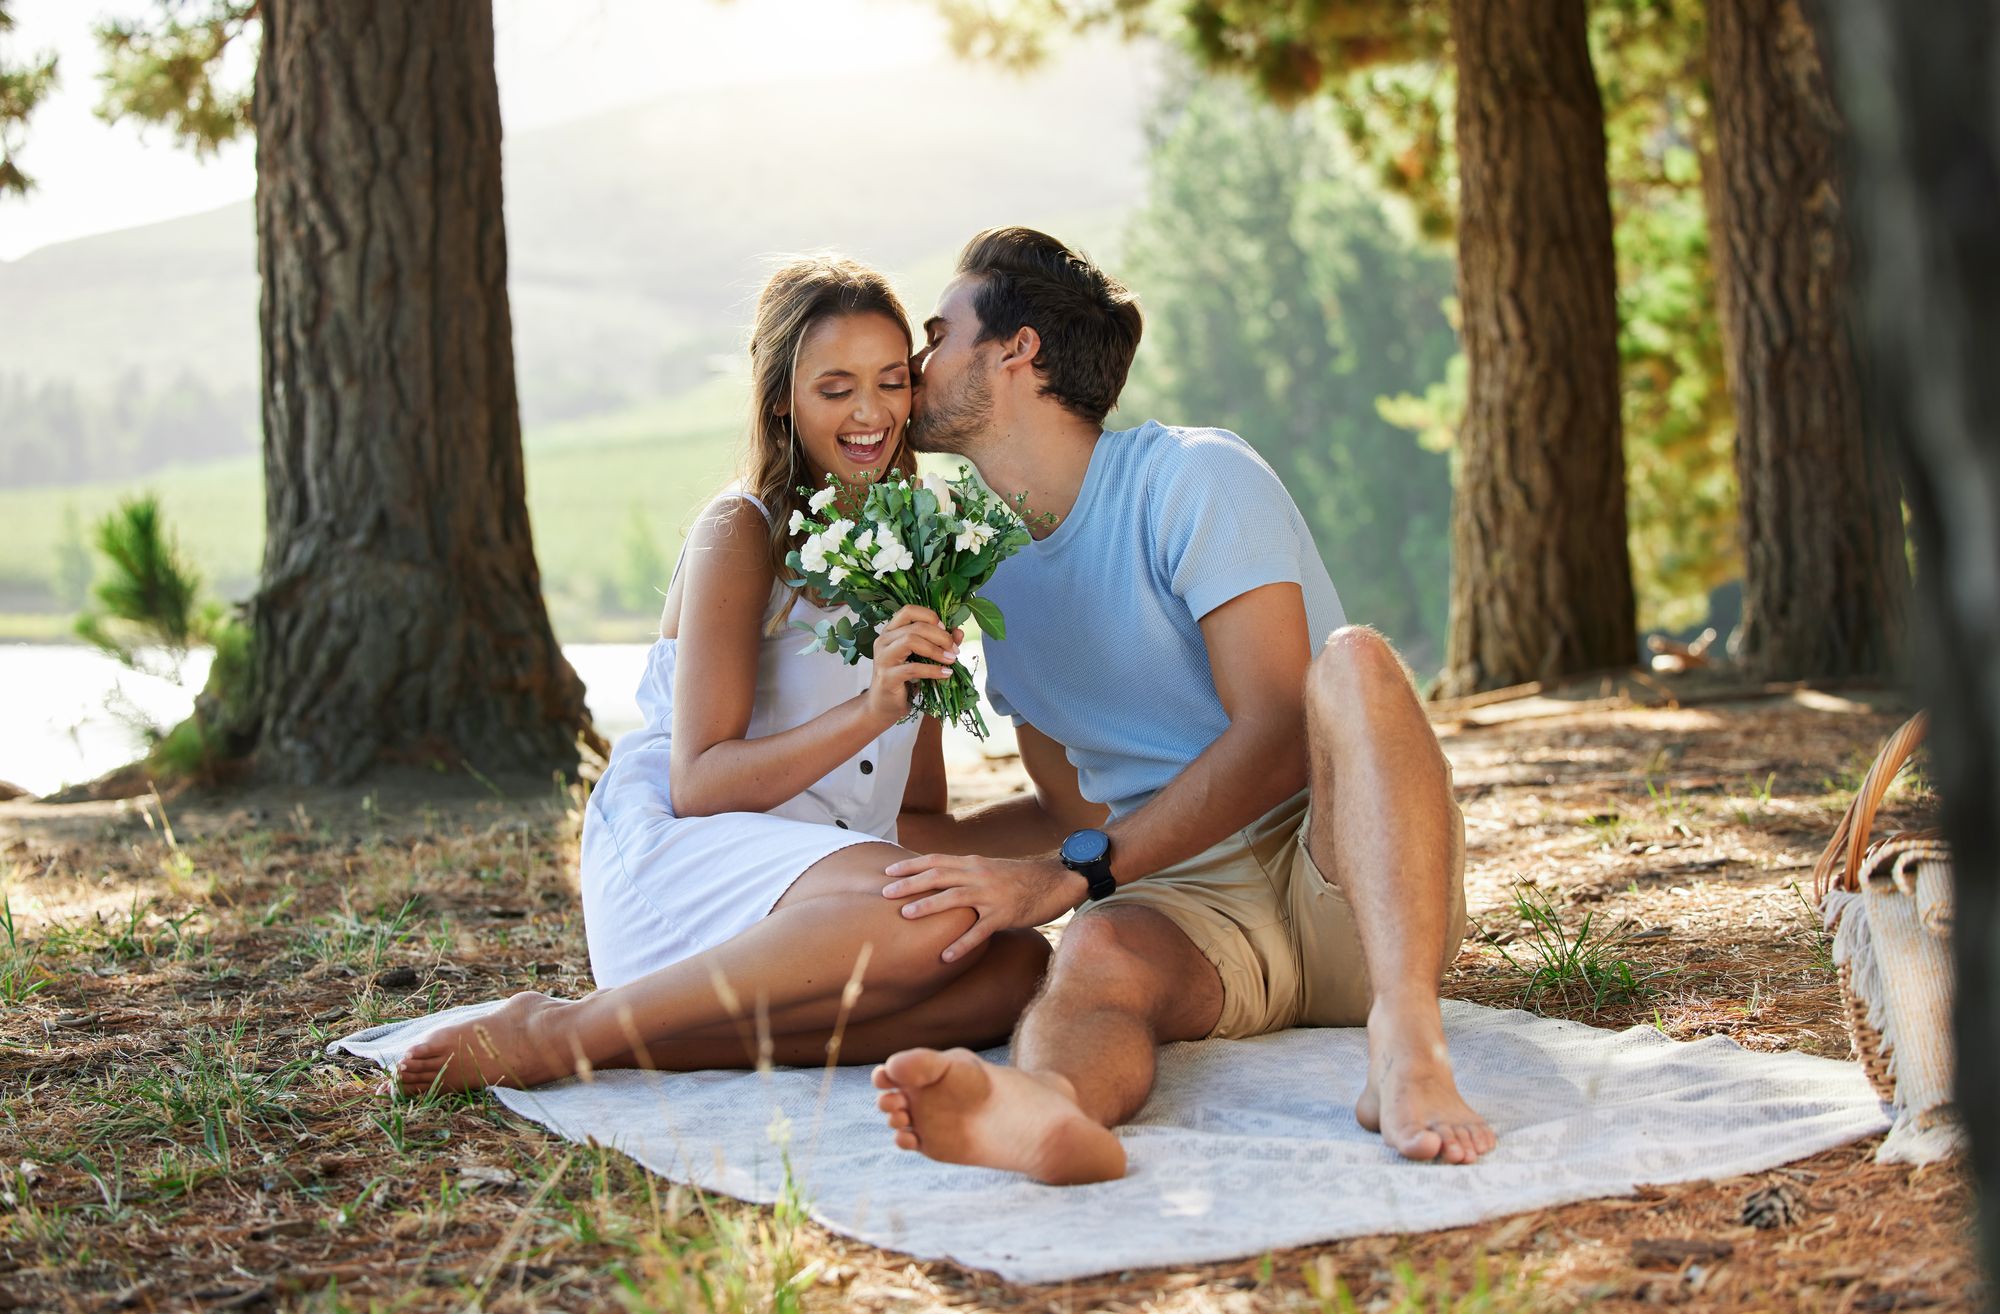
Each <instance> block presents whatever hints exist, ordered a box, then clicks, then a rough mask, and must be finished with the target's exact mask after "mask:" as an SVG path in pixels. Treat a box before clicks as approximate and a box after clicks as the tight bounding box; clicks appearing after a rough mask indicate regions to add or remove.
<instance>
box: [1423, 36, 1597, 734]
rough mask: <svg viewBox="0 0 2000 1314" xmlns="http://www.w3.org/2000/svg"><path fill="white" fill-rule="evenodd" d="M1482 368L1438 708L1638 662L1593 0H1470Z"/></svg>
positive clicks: (1472, 191) (1463, 481) (1469, 146)
mask: <svg viewBox="0 0 2000 1314" xmlns="http://www.w3.org/2000/svg"><path fill="white" fill-rule="evenodd" d="M1451 12H1452V38H1453V43H1454V45H1455V47H1456V50H1457V67H1458V153H1459V198H1460V199H1459V225H1458V286H1459V300H1460V303H1461V304H1460V308H1461V312H1462V315H1463V328H1462V330H1461V332H1462V336H1463V339H1464V344H1465V356H1466V363H1467V366H1468V367H1469V379H1468V385H1467V387H1468V393H1467V399H1466V412H1465V420H1464V423H1463V424H1462V425H1461V427H1460V429H1459V434H1458V462H1459V470H1458V490H1457V496H1456V498H1455V499H1454V502H1453V508H1452V589H1451V629H1450V637H1449V640H1448V644H1447V652H1446V657H1445V673H1444V678H1443V681H1442V683H1441V686H1440V692H1441V693H1443V694H1446V695H1455V694H1465V693H1472V692H1475V691H1477V690H1481V689H1492V688H1497V687H1500V686H1503V685H1508V684H1518V683H1521V682H1523V681H1527V680H1536V679H1546V678H1550V677H1554V676H1561V675H1567V674H1573V673H1575V672H1578V671H1586V670H1592V669H1597V668H1601V667H1606V666H1620V665H1625V664H1628V663H1630V662H1631V661H1632V660H1633V659H1634V658H1635V656H1636V655H1637V653H1636V648H1637V644H1636V622H1635V618H1634V615H1633V604H1632V569H1631V560H1630V556H1629V553H1628V550H1627V547H1626V538H1625V455H1624V451H1623V450H1622V448H1621V447H1620V441H1621V439H1620V427H1619V411H1618V313H1617V306H1616V304H1615V296H1616V290H1615V289H1616V274H1615V272H1614V266H1613V262H1612V251H1611V203H1610V194H1609V191H1608V188H1607V186H1606V182H1605V175H1604V112H1603V105H1602V103H1601V102H1600V101H1599V99H1598V93H1597V81H1596V76H1595V74H1594V73H1593V72H1592V70H1591V66H1590V51H1589V48H1588V46H1587V45H1586V42H1585V31H1584V3H1583V0H1453V3H1452V7H1451Z"/></svg>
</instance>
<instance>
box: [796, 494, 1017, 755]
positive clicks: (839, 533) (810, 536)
mask: <svg viewBox="0 0 2000 1314" xmlns="http://www.w3.org/2000/svg"><path fill="white" fill-rule="evenodd" d="M799 491H800V492H801V493H804V492H806V491H807V490H805V489H803V488H801V489H800V490H799ZM842 493H843V488H842V485H841V484H840V483H839V481H838V480H836V479H835V478H834V477H833V476H832V475H828V476H827V486H826V487H825V488H822V489H820V490H819V491H818V492H816V493H813V494H812V495H811V498H810V499H809V501H808V503H807V506H808V507H809V510H807V511H794V512H793V513H792V522H791V525H790V526H789V528H790V530H791V532H792V533H793V534H794V535H797V534H804V535H805V536H806V537H805V540H804V541H803V542H802V543H800V544H799V546H798V549H797V550H796V551H794V552H792V553H790V554H788V555H787V556H786V557H785V564H786V565H787V566H789V567H791V569H792V571H793V572H794V573H795V575H796V578H794V579H791V580H788V581H787V583H789V584H790V585H791V586H792V587H793V588H807V589H810V590H812V592H813V593H815V594H816V595H818V596H819V597H821V598H824V599H825V600H827V601H828V602H832V603H837V604H839V605H842V606H845V607H847V608H848V609H849V610H851V611H852V612H853V613H854V615H853V616H852V617H848V616H843V617H841V618H840V619H839V620H823V621H821V622H819V624H817V625H812V626H808V625H805V624H803V623H802V622H794V624H797V625H798V627H799V628H800V629H809V630H811V631H812V634H813V641H812V643H811V644H809V645H808V646H807V647H806V648H805V650H804V651H806V652H812V651H814V650H815V649H818V650H820V651H824V652H832V653H839V654H840V657H841V660H843V661H845V662H846V663H847V664H848V665H849V666H852V665H854V664H855V663H856V662H858V661H860V660H861V659H862V658H863V657H869V658H873V657H874V655H875V634H876V631H877V630H878V629H880V628H881V626H882V625H883V624H885V623H886V622H887V621H888V620H889V619H890V618H891V617H892V616H894V615H895V614H896V613H897V612H898V611H900V610H901V609H902V608H904V607H928V608H930V609H931V610H932V611H934V612H936V613H937V614H938V617H939V618H940V619H941V620H943V621H944V627H945V628H946V629H948V630H953V629H957V628H958V627H959V626H961V625H963V624H965V622H966V620H967V618H974V619H977V620H978V622H979V628H980V629H981V630H983V631H984V632H986V633H987V634H990V635H992V636H993V637H994V638H996V639H1003V638H1005V637H1006V636H1007V621H1006V618H1005V617H1003V616H1002V615H1001V614H1000V608H998V607H996V606H994V605H993V604H992V603H991V602H989V601H987V600H986V599H985V598H982V597H979V596H978V592H979V589H980V588H981V587H983V586H984V585H985V583H986V581H988V580H990V579H992V578H993V572H994V570H995V569H996V568H998V567H999V565H1000V563H1001V562H1002V561H1005V560H1006V559H1007V558H1008V557H1011V556H1013V555H1014V553H1016V552H1018V551H1019V550H1020V549H1021V548H1022V547H1023V546H1025V545H1026V544H1027V543H1028V541H1029V537H1030V535H1029V533H1028V527H1027V525H1026V524H1025V523H1024V522H1023V521H1022V519H1021V517H1020V516H1019V515H1018V514H1016V513H1015V510H1014V509H1013V508H1011V507H1009V506H1008V505H1007V504H1006V503H1005V502H1003V501H1002V500H1001V499H1000V498H998V497H996V496H994V495H993V494H992V493H990V492H988V491H987V490H986V489H984V488H982V487H980V486H979V484H978V483H977V482H976V481H975V480H974V479H973V477H972V475H971V474H970V473H967V474H965V475H963V476H961V477H960V478H959V479H957V480H945V479H938V478H935V477H925V478H920V479H918V480H917V481H916V482H915V483H912V482H911V481H909V480H907V479H897V480H894V481H888V480H885V481H883V482H881V483H877V484H871V485H869V487H868V491H867V493H866V494H865V495H864V496H863V497H862V498H861V505H860V507H859V508H858V509H854V519H849V518H848V517H847V516H846V515H843V514H842V507H841V506H840V505H838V503H840V502H842V501H847V502H848V503H849V509H853V508H852V499H851V498H843V497H842ZM911 714H912V715H923V716H935V717H937V718H938V719H939V720H941V721H945V722H947V723H950V722H956V723H957V724H959V725H962V726H964V727H965V728H966V729H967V730H969V731H971V732H972V733H973V734H975V735H977V736H979V737H980V738H981V739H984V738H985V737H986V722H985V720H984V719H983V718H982V717H981V716H980V715H979V690H978V689H977V688H976V687H975V686H974V685H973V683H972V673H971V672H970V671H969V670H967V669H966V668H965V666H964V665H963V664H960V665H959V666H958V668H957V669H956V670H954V671H953V672H952V675H951V678H950V679H949V680H923V681H919V682H917V691H916V696H915V698H914V700H913V706H912V708H911Z"/></svg>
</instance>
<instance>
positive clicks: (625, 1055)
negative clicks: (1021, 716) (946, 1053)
mask: <svg viewBox="0 0 2000 1314" xmlns="http://www.w3.org/2000/svg"><path fill="white" fill-rule="evenodd" d="M906 856H908V854H906V853H905V852H904V850H902V849H900V848H897V847H896V846H894V845H890V844H861V845H856V846H854V847H852V848H847V849H842V850H841V851H840V852H838V853H834V854H831V855H829V856H828V857H826V858H825V859H823V860H821V861H820V862H817V863H815V864H814V865H813V866H812V867H810V868H808V869H807V870H806V872H805V873H804V874H803V875H801V876H800V877H799V879H798V880H797V881H796V882H794V883H793V885H792V887H791V889H789V890H787V891H786V893H785V895H784V897H783V898H781V899H780V900H779V901H778V903H777V906H776V907H775V908H773V909H772V910H771V913H770V915H769V916H767V917H765V918H764V919H763V920H762V921H760V922H758V923H757V924H756V925H754V926H752V927H750V928H749V929H747V930H746V931H744V932H743V934H741V935H739V936H737V937H736V938H735V939H733V940H731V941H729V942H728V943H727V944H723V945H718V946H717V947H716V948H714V949H712V950H710V951H708V952H707V953H703V954H697V955H696V956H695V957H693V958H690V959H687V960H686V961H684V962H680V963H675V964H673V965H672V966H669V967H664V968H661V969H660V970H659V971H657V972H652V973H649V974H647V975H646V976H643V977H640V978H639V979H638V980H636V981H630V982H627V983H625V984H624V985H621V986H616V987H614V988H612V989H609V990H599V991H596V992H594V993H592V994H591V995H589V996H587V997H585V998H583V999H580V1000H577V1001H576V1002H574V1003H559V1002H557V1001H555V1000H551V999H549V998H548V997H547V996H546V995H541V994H538V993H535V992H527V993H524V994H520V995H516V996H514V997H513V998H512V999H510V1000H508V1001H507V1003H506V1004H505V1005H503V1006H502V1007H501V1008H500V1009H499V1010H498V1011H497V1012H494V1013H491V1014H488V1015H487V1016H486V1017H483V1018H480V1019H478V1020H476V1021H473V1022H467V1023H462V1024H460V1025H458V1026H453V1027H447V1028H445V1029H444V1030H442V1031H440V1032H438V1033H437V1034H435V1035H433V1036H430V1037H428V1038H426V1039H425V1040H424V1041H422V1042H421V1043H419V1044H418V1045H417V1046H416V1047H414V1048H413V1049H412V1050H411V1051H410V1053H409V1055H408V1056H406V1057H405V1058H404V1060H403V1062H402V1064H401V1065H399V1067H398V1068H397V1072H396V1077H397V1080H398V1082H399V1083H400V1084H401V1085H402V1086H403V1088H404V1089H405V1090H411V1091H417V1090H427V1089H448V1090H463V1089H471V1088H474V1087H478V1086H488V1085H508V1086H536V1085H540V1084H542V1083H543V1082H547V1081H552V1080H554V1079H555V1078H557V1077H561V1076H567V1075H569V1074H570V1073H572V1072H575V1071H577V1070H579V1069H581V1068H585V1067H617V1066H632V1065H634V1064H635V1063H637V1062H638V1061H639V1059H638V1056H637V1054H636V1053H635V1049H634V1046H635V1044H636V1045H638V1046H641V1047H643V1048H644V1049H645V1050H646V1051H647V1052H648V1053H649V1055H650V1051H651V1049H652V1048H653V1047H654V1046H656V1045H660V1044H662V1043H665V1042H671V1041H673V1040H675V1039H677V1038H686V1037H689V1036H692V1035H698V1034H700V1033H702V1032H705V1031H708V1030H710V1029H711V1028H726V1029H727V1030H726V1031H724V1036H725V1037H729V1036H734V1035H736V1034H737V1033H736V1031H735V1028H736V1027H737V1026H738V1024H739V1023H740V1022H741V1021H742V1020H743V1019H745V1018H747V1017H750V1016H753V1015H754V1013H755V1011H756V1010H757V1009H759V1008H760V1007H761V1008H762V1009H763V1010H765V1011H766V1013H767V1014H768V1015H770V1016H774V1017H779V1018H781V1019H782V1020H783V1024H784V1031H785V1032H786V1033H787V1034H790V1035H807V1036H810V1035H812V1034H814V1033H819V1034H820V1035H822V1036H824V1035H825V1034H827V1033H829V1032H830V1031H831V1029H832V1028H833V1027H834V1026H835V1025H836V1023H838V1022H840V1021H841V1020H843V1018H844V1019H845V1020H846V1021H847V1022H848V1023H849V1024H850V1025H862V1024H866V1023H868V1022H870V1021H872V1020H874V1019H876V1018H881V1017H887V1016H890V1015H892V1014H895V1013H900V1012H903V1011H905V1010H907V1009H909V1008H911V1007H913V1006H914V1005H916V1004H918V1003H920V1002H922V1001H923V1000H925V999H926V998H928V997H930V996H931V995H933V994H935V993H937V991H938V990H939V989H941V988H942V987H943V986H944V985H945V984H947V983H948V982H950V981H951V980H953V979H955V978H956V977H958V976H960V975H961V974H963V973H964V972H965V971H967V970H969V969H970V968H971V967H972V965H973V964H972V963H971V962H969V961H968V960H966V959H964V958H961V959H960V960H959V961H957V962H955V963H949V964H947V963H945V962H943V961H942V959H941V957H940V955H941V954H942V952H943V950H944V948H945V946H947V945H949V944H950V943H951V942H952V940H954V939H956V938H957V937H958V936H959V935H962V934H964V932H965V931H966V929H967V928H969V927H970V926H971V924H972V918H973V914H972V912H971V911H970V910H957V911H954V912H950V913H943V914H938V915H935V916H931V917H925V918H921V919H919V920H916V921H911V920H909V919H907V918H905V917H903V916H902V914H901V912H900V909H901V902H900V901H897V900H891V899H885V898H883V897H882V887H883V885H885V884H886V883H887V878H886V877H884V876H883V874H882V872H883V869H884V868H885V867H887V866H888V865H889V864H891V863H893V862H895V861H897V860H898V859H900V858H903V857H906ZM864 950H865V958H864ZM857 965H861V966H862V969H863V970H862V981H861V990H860V993H859V996H858V997H857V998H854V999H853V1000H851V1001H844V1000H843V996H844V995H845V994H846V993H847V988H848V983H849V982H850V981H851V980H853V979H854V976H855V971H856V967H857ZM753 1034H754V1033H753ZM740 1048H741V1046H740V1041H739V1042H738V1050H739V1054H740ZM738 1061H739V1062H741V1061H742V1060H741V1058H740V1057H739V1059H738Z"/></svg>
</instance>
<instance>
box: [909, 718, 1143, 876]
mask: <svg viewBox="0 0 2000 1314" xmlns="http://www.w3.org/2000/svg"><path fill="white" fill-rule="evenodd" d="M1015 734H1016V737H1017V738H1018V739H1019V741H1020V744H1021V761H1022V765H1024V766H1025V767H1026V768H1027V770H1028V779H1029V780H1030V782H1032V783H1033V785H1034V787H1035V792H1034V793H1032V794H1017V795H1014V796H1013V797H1011V798H1003V799H997V800H995V801H993V802H991V803H982V804H980V805H979V806H978V807H976V808H971V809H968V810H967V811H965V812H963V813H959V814H956V815H954V814H953V813H950V812H948V811H946V810H945V808H944V793H943V789H944V735H943V731H942V729H941V727H939V726H938V724H937V723H936V722H935V721H927V722H926V724H925V726H924V729H923V730H922V731H921V732H919V735H918V738H917V754H918V756H917V757H916V758H915V759H912V761H911V763H910V789H909V790H907V791H905V793H904V796H903V815H902V816H901V818H899V819H898V821H897V823H896V838H897V840H898V841H899V842H900V843H901V844H902V846H903V847H904V848H906V849H910V850H912V851H913V852H917V853H956V854H977V855H979V856H980V857H986V858H1025V857H1029V856H1031V855H1034V854H1040V853H1048V852H1050V851H1052V850H1053V849H1055V848H1056V846H1057V845H1059V844H1061V843H1062V839H1063V836H1065V835H1067V834H1069V832H1071V831H1072V830H1079V829H1081V828H1083V827H1085V826H1101V825H1103V824H1104V819H1105V817H1106V815H1107V814H1106V812H1105V809H1104V808H1103V807H1101V806H1100V805H1098V804H1095V803H1092V802H1090V801H1089V800H1087V799H1085V798H1084V797H1083V795H1082V794H1081V793H1080V792H1079V791H1078V789H1077V783H1076V768H1075V767H1073V766H1071V765H1070V764H1069V758H1068V756H1067V755H1066V754H1064V752H1063V747H1062V745H1061V744H1058V743H1057V742H1056V741H1055V740H1053V739H1051V738H1049V737H1048V736H1047V735H1045V734H1043V733H1042V732H1041V731H1039V730H1037V729H1035V727H1033V726H1031V725H1022V726H1020V727H1018V728H1017V730H1016V732H1015ZM926 735H928V736H930V737H931V739H932V741H933V742H934V744H935V745H936V747H935V753H936V765H935V771H936V779H935V784H933V783H932V781H931V778H930V777H929V776H928V775H926V776H925V777H924V779H923V783H922V786H921V792H920V786H919V777H918V770H919V766H920V764H921V763H922V761H923V754H924V736H926ZM913 800H916V801H917V802H918V803H919V804H920V805H913ZM933 802H935V803H936V804H937V806H935V807H933V806H930V804H932V803H933Z"/></svg>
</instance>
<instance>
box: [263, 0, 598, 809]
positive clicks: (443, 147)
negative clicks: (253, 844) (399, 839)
mask: <svg viewBox="0 0 2000 1314" xmlns="http://www.w3.org/2000/svg"><path fill="white" fill-rule="evenodd" d="M263 27H264V38H263V41H264V44H263V52H262V55H261V57H260V59H259V63H258V69H257V83H256V100H255V116H256V124H257V260H258V269H259V272H260V274H261V275H262V279H263V302H262V311H261V316H262V334H263V417H264V482H265V545H264V563H263V574H262V578H261V581H260V584H259V587H258V590H257V593H256V595H255V597H254V598H253V599H252V601H251V604H250V621H251V628H252V632H253V635H254V638H253V651H252V666H253V672H254V673H253V678H252V681H251V683H252V690H251V693H250V707H249V709H248V713H249V716H248V719H249V725H250V734H251V736H252V738H253V742H254V755H255V756H254V760H255V763H256V766H257V769H258V771H259V772H260V774H265V775H268V776H271V777H273V778H276V779H281V780H288V781H294V782H300V783H319V782H338V781H345V780H351V779H353V778H355V777H356V776H358V775H360V774H361V773H363V772H365V771H366V770H367V769H368V768H369V767H371V766H373V765H374V764H376V763H378V762H385V761H414V762H419V763H429V762H433V761H443V762H446V763H448V764H452V765H458V764H461V763H462V764H467V765H470V766H472V767H474V768H476V769H478V770H481V771H487V772H491V771H495V770H532V771H536V772H546V771H549V770H561V771H571V770H573V769H574V768H575V766H576V764H577V746H576V745H577V737H578V735H579V734H580V733H582V734H588V733H590V730H589V727H590V722H589V716H588V714H587V712H586V711H585V710H584V703H583V686H582V684H581V682H580V681H579V680H578V679H577V677H576V674H575V672H574V671H572V670H571V669H570V666H569V663H568V662H567V661H566V660H565V659H564V658H563V655H562V652H561V650H560V649H559V648H558V647H557V645H556V640H555V635H554V633H553V632H552V630H551V629H550V626H549V621H548V615H547V612H546V611H545V609H544V607H543V604H542V597H541V577H540V572H539V571H538V569H537V568H536V565H535V556H534V546H533V542H532V540H531V538H530V534H529V529H528V513H527V504H526V501H525V497H524V492H523V475H522V458H521V432H520V419H519V414H518V411H517V407H516V399H515V392H514V363H513V354H512V353H513V329H512V321H511V319H510V316H509V312H508V303H507V241H506V233H505V230H504V227H503V220H502V214H501V204H500V200H501V198H500V108H499V96H498V90H497V87H496V85H495V81H494V68H493V22H492V7H491V0H425V3H423V4H415V5H413V4H403V3H397V2H396V0H265V3H264V5H263Z"/></svg>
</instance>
